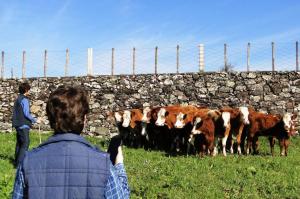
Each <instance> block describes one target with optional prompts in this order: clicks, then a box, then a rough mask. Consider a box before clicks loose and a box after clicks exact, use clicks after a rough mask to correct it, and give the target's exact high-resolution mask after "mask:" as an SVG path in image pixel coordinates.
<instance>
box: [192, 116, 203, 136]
mask: <svg viewBox="0 0 300 199" xmlns="http://www.w3.org/2000/svg"><path fill="white" fill-rule="evenodd" d="M200 122H201V118H200V117H196V119H195V122H194V126H193V129H192V134H193V135H196V134H201V131H199V130H197V125H198V124H199V123H200Z"/></svg>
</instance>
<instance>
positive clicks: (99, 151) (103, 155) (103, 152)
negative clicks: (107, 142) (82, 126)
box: [90, 145, 109, 157]
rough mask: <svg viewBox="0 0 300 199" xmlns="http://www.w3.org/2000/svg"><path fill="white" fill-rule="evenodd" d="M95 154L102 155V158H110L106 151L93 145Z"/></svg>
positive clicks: (92, 148)
mask: <svg viewBox="0 0 300 199" xmlns="http://www.w3.org/2000/svg"><path fill="white" fill-rule="evenodd" d="M90 149H91V150H92V151H93V152H94V153H95V154H97V155H100V156H102V157H109V154H108V153H107V152H105V151H102V150H101V149H99V148H98V147H97V146H95V145H92V147H91V148H90Z"/></svg>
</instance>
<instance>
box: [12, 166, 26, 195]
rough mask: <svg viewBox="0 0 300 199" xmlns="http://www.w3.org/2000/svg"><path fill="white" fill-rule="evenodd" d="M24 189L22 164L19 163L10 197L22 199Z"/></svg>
mask: <svg viewBox="0 0 300 199" xmlns="http://www.w3.org/2000/svg"><path fill="white" fill-rule="evenodd" d="M24 189H25V182H24V173H23V168H22V164H20V165H19V167H18V169H17V173H16V179H15V184H14V190H13V193H12V199H23V198H24Z"/></svg>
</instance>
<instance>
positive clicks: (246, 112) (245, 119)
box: [239, 107, 250, 125]
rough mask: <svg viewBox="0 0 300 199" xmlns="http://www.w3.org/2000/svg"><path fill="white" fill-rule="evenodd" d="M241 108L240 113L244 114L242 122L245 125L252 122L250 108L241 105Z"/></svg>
mask: <svg viewBox="0 0 300 199" xmlns="http://www.w3.org/2000/svg"><path fill="white" fill-rule="evenodd" d="M239 110H240V113H241V116H242V122H243V123H244V124H245V125H248V124H250V122H249V110H248V108H247V107H240V108H239Z"/></svg>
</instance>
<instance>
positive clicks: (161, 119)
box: [155, 108, 169, 126]
mask: <svg viewBox="0 0 300 199" xmlns="http://www.w3.org/2000/svg"><path fill="white" fill-rule="evenodd" d="M168 114H169V112H168V111H167V110H166V109H165V108H161V109H160V110H159V111H158V113H157V120H156V122H155V124H156V125H157V126H164V125H165V122H166V117H167V116H168Z"/></svg>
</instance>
